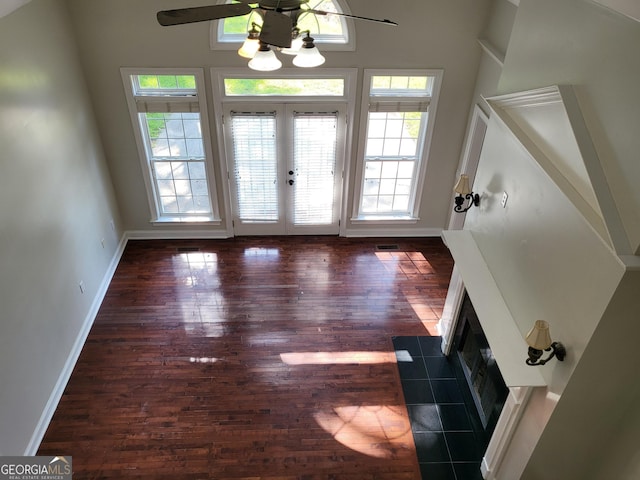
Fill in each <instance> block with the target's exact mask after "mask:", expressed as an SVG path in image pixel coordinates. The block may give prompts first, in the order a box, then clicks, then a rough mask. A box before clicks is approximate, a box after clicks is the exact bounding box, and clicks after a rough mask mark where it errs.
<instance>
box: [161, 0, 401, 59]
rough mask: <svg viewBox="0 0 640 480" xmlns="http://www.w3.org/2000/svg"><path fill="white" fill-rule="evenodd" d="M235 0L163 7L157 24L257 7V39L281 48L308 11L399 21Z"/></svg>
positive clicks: (298, 3)
mask: <svg viewBox="0 0 640 480" xmlns="http://www.w3.org/2000/svg"><path fill="white" fill-rule="evenodd" d="M238 2H239V3H229V4H221V5H209V6H204V7H192V8H179V9H176V10H163V11H160V12H158V14H157V18H158V22H159V23H160V25H163V26H170V25H182V24H185V23H194V22H206V21H209V20H220V19H222V18H229V17H241V16H243V15H247V14H248V13H250V12H252V11H254V10H256V11H257V12H258V13H259V14H260V16H261V17H262V19H263V23H262V27H261V28H260V30H259V33H258V35H257V38H258V40H259V41H260V42H261V43H264V44H268V45H274V46H276V47H280V48H291V42H292V40H294V39H295V37H296V36H297V35H298V34H299V33H300V32H299V30H297V26H296V25H297V21H298V17H299V16H300V15H303V14H308V13H313V14H315V15H339V16H342V17H348V18H353V19H356V20H368V21H371V22H378V23H383V24H387V25H395V26H397V25H398V24H397V23H396V22H392V21H391V20H387V19H383V20H380V19H377V18H368V17H360V16H357V15H349V14H345V13H337V12H327V11H323V10H316V9H313V8H310V7H309V6H308V3H309V0H259V1H254V0H238ZM254 27H255V25H254ZM305 47H306V46H305Z"/></svg>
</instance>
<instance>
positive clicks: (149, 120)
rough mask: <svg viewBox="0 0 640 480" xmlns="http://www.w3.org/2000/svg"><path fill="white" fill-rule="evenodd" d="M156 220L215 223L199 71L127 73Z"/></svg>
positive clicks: (126, 82)
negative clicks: (213, 221)
mask: <svg viewBox="0 0 640 480" xmlns="http://www.w3.org/2000/svg"><path fill="white" fill-rule="evenodd" d="M122 74H123V79H124V82H125V86H126V87H127V99H128V103H129V108H130V111H131V116H132V120H133V125H134V129H135V132H136V140H137V142H138V149H139V152H140V156H141V159H142V161H143V164H144V166H145V168H144V171H145V180H146V183H147V189H148V194H149V201H150V206H151V209H152V212H153V214H152V216H153V220H154V221H159V222H184V221H212V220H215V219H217V211H216V209H215V205H214V204H213V203H212V195H211V192H212V185H213V182H211V181H210V180H212V179H211V178H210V173H209V172H210V165H211V155H210V154H208V152H210V144H209V138H208V136H207V135H206V133H205V132H207V131H208V128H205V126H206V121H207V115H206V103H205V102H204V98H203V96H202V93H201V92H202V88H203V87H202V85H203V77H202V71H201V70H194V69H190V70H185V71H180V72H175V71H171V72H169V71H166V70H159V71H158V70H154V71H134V70H130V69H123V71H122Z"/></svg>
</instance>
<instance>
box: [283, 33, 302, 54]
mask: <svg viewBox="0 0 640 480" xmlns="http://www.w3.org/2000/svg"><path fill="white" fill-rule="evenodd" d="M301 48H302V37H300V36H298V37H296V38H294V39H293V40H292V41H291V47H290V48H283V49H282V50H280V51H281V52H282V53H284V54H285V55H297V54H298V53H299V52H300V49H301Z"/></svg>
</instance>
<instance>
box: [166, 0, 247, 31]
mask: <svg viewBox="0 0 640 480" xmlns="http://www.w3.org/2000/svg"><path fill="white" fill-rule="evenodd" d="M252 10H253V8H252V7H250V6H249V5H247V4H246V3H231V4H228V5H210V6H207V7H192V8H178V9H176V10H163V11H161V12H158V15H157V17H158V23H160V25H162V26H165V27H166V26H169V25H182V24H184V23H194V22H206V21H208V20H218V19H220V18H227V17H240V16H242V15H246V14H247V13H249V12H251V11H252Z"/></svg>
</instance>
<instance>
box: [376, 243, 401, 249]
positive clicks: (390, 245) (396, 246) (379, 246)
mask: <svg viewBox="0 0 640 480" xmlns="http://www.w3.org/2000/svg"><path fill="white" fill-rule="evenodd" d="M398 248H399V247H398V245H395V244H385V245H376V250H398Z"/></svg>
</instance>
